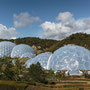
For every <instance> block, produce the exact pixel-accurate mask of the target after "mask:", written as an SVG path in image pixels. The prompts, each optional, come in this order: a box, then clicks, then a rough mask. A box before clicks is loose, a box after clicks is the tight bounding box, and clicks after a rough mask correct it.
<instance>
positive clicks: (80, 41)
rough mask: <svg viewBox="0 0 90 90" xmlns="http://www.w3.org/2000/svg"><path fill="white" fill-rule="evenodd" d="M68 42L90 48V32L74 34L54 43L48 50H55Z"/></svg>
mask: <svg viewBox="0 0 90 90" xmlns="http://www.w3.org/2000/svg"><path fill="white" fill-rule="evenodd" d="M67 44H75V45H79V46H83V47H85V48H87V49H89V50H90V34H82V33H77V34H72V35H71V36H69V37H67V38H65V39H63V40H61V41H59V42H57V43H56V44H54V45H52V46H51V47H50V48H49V49H48V50H46V51H50V52H54V51H55V50H57V49H58V48H60V47H62V46H64V45H67Z"/></svg>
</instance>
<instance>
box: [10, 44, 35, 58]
mask: <svg viewBox="0 0 90 90" xmlns="http://www.w3.org/2000/svg"><path fill="white" fill-rule="evenodd" d="M27 52H28V53H32V54H34V53H35V51H34V49H33V48H32V47H30V46H29V45H26V44H19V45H16V46H15V47H14V48H13V50H12V52H11V57H12V58H14V57H21V56H22V55H23V54H24V53H27Z"/></svg>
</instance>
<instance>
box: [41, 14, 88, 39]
mask: <svg viewBox="0 0 90 90" xmlns="http://www.w3.org/2000/svg"><path fill="white" fill-rule="evenodd" d="M56 20H58V21H59V22H58V23H55V22H50V21H45V22H44V23H42V24H41V27H42V28H43V30H44V33H43V37H44V38H47V39H57V40H60V39H64V38H66V37H67V36H69V35H71V34H72V33H76V32H84V33H89V34H90V18H84V19H79V20H75V19H74V17H73V14H72V13H70V12H63V13H59V15H58V16H57V17H56Z"/></svg>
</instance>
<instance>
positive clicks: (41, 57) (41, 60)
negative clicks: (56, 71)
mask: <svg viewBox="0 0 90 90" xmlns="http://www.w3.org/2000/svg"><path fill="white" fill-rule="evenodd" d="M51 55H52V53H50V52H45V53H41V54H39V55H37V56H36V57H35V58H32V59H30V60H27V61H26V63H25V65H26V66H27V67H30V65H31V64H36V63H37V62H39V63H40V64H41V66H42V67H43V68H47V63H48V60H49V57H50V56H51Z"/></svg>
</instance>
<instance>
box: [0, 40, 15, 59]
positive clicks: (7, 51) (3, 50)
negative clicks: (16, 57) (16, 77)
mask: <svg viewBox="0 0 90 90" xmlns="http://www.w3.org/2000/svg"><path fill="white" fill-rule="evenodd" d="M13 47H15V44H14V43H12V42H9V41H2V42H0V58H2V57H4V56H10V55H11V51H12V49H13Z"/></svg>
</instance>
